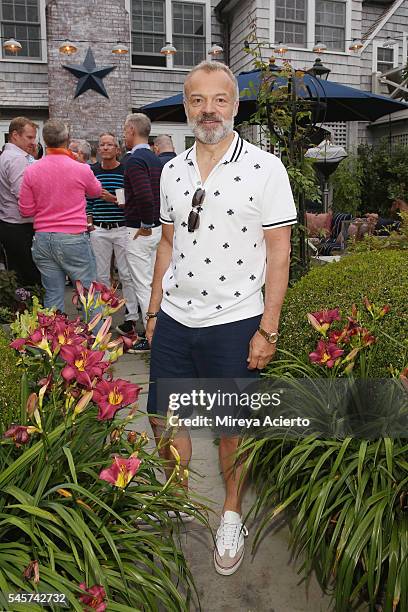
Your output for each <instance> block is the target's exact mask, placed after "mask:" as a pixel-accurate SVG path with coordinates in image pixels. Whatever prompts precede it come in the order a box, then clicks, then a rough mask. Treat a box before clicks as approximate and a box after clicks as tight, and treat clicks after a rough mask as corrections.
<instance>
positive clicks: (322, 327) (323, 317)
mask: <svg viewBox="0 0 408 612" xmlns="http://www.w3.org/2000/svg"><path fill="white" fill-rule="evenodd" d="M307 318H308V319H309V323H310V324H311V325H312V326H313V327H314V329H315V330H316V331H318V332H319V333H321V334H323V335H324V336H325V335H326V332H327V330H328V329H329V327H330V325H331V324H332V323H333V321H340V319H341V317H340V311H339V309H338V308H334V309H333V310H319V311H318V312H311V313H310V312H309V313H308V315H307Z"/></svg>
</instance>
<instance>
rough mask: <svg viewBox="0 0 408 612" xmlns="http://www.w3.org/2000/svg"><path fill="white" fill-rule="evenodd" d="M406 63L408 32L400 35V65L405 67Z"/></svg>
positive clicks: (407, 59)
mask: <svg viewBox="0 0 408 612" xmlns="http://www.w3.org/2000/svg"><path fill="white" fill-rule="evenodd" d="M407 62H408V32H403V33H402V61H401V65H402V66H406V65H407Z"/></svg>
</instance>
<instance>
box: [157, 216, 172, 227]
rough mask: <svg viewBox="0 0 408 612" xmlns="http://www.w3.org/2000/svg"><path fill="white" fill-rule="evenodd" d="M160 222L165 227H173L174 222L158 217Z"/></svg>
mask: <svg viewBox="0 0 408 612" xmlns="http://www.w3.org/2000/svg"><path fill="white" fill-rule="evenodd" d="M160 222H161V223H164V224H165V225H174V221H172V220H171V219H166V218H165V217H162V216H161V215H160Z"/></svg>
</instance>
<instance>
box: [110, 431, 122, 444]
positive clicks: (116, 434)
mask: <svg viewBox="0 0 408 612" xmlns="http://www.w3.org/2000/svg"><path fill="white" fill-rule="evenodd" d="M109 440H110V443H111V444H116V442H119V440H120V431H119V429H114V430H113V431H111V433H110V436H109Z"/></svg>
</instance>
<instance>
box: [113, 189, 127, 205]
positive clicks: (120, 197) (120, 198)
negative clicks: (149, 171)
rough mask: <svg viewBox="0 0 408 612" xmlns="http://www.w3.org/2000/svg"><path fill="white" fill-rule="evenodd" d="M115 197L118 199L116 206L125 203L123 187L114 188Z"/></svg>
mask: <svg viewBox="0 0 408 612" xmlns="http://www.w3.org/2000/svg"><path fill="white" fill-rule="evenodd" d="M115 195H116V199H117V201H118V206H120V207H121V208H123V206H124V205H125V190H124V189H115Z"/></svg>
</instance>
